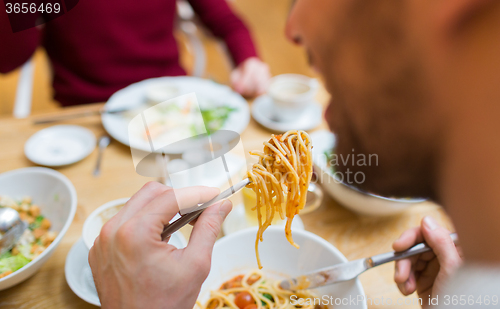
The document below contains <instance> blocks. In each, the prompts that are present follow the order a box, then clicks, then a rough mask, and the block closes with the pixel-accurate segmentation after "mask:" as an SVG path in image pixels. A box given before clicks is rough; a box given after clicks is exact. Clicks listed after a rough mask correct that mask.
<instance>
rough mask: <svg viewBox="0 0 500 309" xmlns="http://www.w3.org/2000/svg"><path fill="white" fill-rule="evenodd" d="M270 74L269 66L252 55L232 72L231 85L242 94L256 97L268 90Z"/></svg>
mask: <svg viewBox="0 0 500 309" xmlns="http://www.w3.org/2000/svg"><path fill="white" fill-rule="evenodd" d="M270 76H271V75H270V73H269V66H268V65H267V64H265V63H264V62H262V61H261V60H260V59H259V58H256V57H251V58H248V59H246V60H245V61H243V62H242V63H240V65H238V67H237V68H236V69H234V70H233V72H231V85H232V87H233V88H234V90H236V91H237V92H238V93H240V94H241V95H243V96H246V97H254V96H258V95H260V94H263V93H264V92H265V91H266V89H267V83H268V81H269V78H270Z"/></svg>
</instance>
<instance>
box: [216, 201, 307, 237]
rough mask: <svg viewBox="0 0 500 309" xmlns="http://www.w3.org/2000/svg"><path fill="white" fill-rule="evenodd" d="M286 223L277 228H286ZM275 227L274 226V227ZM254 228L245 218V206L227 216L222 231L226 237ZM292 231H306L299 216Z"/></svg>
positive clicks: (294, 220) (238, 206)
mask: <svg viewBox="0 0 500 309" xmlns="http://www.w3.org/2000/svg"><path fill="white" fill-rule="evenodd" d="M285 223H286V221H283V222H282V223H281V224H276V226H280V225H281V226H285ZM273 226H274V225H273ZM251 227H254V226H252V225H250V223H249V222H248V220H247V218H246V217H245V208H244V207H243V204H238V205H236V206H235V207H234V208H233V210H232V211H231V212H230V213H229V215H227V218H226V220H224V223H223V224H222V231H223V232H224V235H229V234H232V233H234V232H238V231H241V230H244V229H247V228H251ZM292 230H304V222H302V219H300V217H299V216H295V218H293V221H292Z"/></svg>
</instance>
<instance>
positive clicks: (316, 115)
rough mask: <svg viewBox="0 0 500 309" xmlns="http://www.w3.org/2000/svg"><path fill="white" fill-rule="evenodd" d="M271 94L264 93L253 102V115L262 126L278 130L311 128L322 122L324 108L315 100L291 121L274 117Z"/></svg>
mask: <svg viewBox="0 0 500 309" xmlns="http://www.w3.org/2000/svg"><path fill="white" fill-rule="evenodd" d="M272 104H273V102H272V99H271V97H270V96H268V95H266V94H264V95H261V96H260V97H258V98H256V99H255V101H254V102H253V103H252V117H253V118H254V119H255V121H257V122H258V123H259V124H261V125H262V126H264V127H266V128H268V129H270V130H273V131H277V132H285V131H288V130H304V131H306V130H311V129H314V128H315V127H317V126H318V125H320V124H321V120H322V119H323V110H322V108H321V106H320V105H319V104H318V103H317V102H314V103H313V104H311V105H309V106H308V107H307V108H306V110H305V111H304V112H303V113H302V115H301V116H300V118H299V119H297V120H294V121H290V122H280V121H276V120H273V119H272V113H273V107H272Z"/></svg>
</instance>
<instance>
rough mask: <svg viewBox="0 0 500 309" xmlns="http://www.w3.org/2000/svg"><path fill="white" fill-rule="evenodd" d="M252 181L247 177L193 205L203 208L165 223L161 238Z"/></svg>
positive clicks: (164, 237) (163, 238) (165, 237)
mask: <svg viewBox="0 0 500 309" xmlns="http://www.w3.org/2000/svg"><path fill="white" fill-rule="evenodd" d="M249 183H250V179H248V178H245V179H243V180H242V181H240V182H239V183H237V184H235V185H234V186H231V187H230V188H228V189H226V190H224V191H223V192H221V193H220V194H219V195H217V196H216V197H214V198H213V199H211V200H210V201H208V202H205V203H203V204H200V205H197V206H195V207H192V208H194V209H196V208H201V209H200V210H194V211H192V212H189V213H187V214H184V215H181V217H180V218H179V219H177V220H175V221H174V222H172V223H169V224H167V225H165V227H164V228H163V232H162V233H161V240H165V239H167V237H169V236H170V235H172V234H173V233H175V232H176V231H177V230H179V229H180V228H181V227H183V226H184V225H186V224H188V223H189V222H191V221H193V220H194V219H196V218H198V217H199V216H200V215H201V213H202V212H203V211H204V210H205V209H206V208H207V207H208V206H210V205H213V204H215V203H217V202H219V201H222V200H223V199H227V198H229V197H230V196H231V195H233V194H235V193H236V192H238V191H240V190H241V189H242V188H243V187H244V186H246V185H248V184H249Z"/></svg>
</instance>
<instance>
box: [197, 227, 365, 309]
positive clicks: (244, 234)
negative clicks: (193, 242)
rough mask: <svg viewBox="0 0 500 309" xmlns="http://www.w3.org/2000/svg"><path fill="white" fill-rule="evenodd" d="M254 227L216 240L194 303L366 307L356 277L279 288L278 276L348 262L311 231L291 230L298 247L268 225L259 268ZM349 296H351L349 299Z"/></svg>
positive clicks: (248, 307)
mask: <svg viewBox="0 0 500 309" xmlns="http://www.w3.org/2000/svg"><path fill="white" fill-rule="evenodd" d="M257 230H258V229H257V228H250V229H245V230H242V231H239V232H236V233H234V234H231V235H228V236H225V237H223V238H221V239H220V240H218V241H217V242H216V244H215V246H214V250H213V254H212V266H211V270H210V274H209V275H208V277H207V279H206V280H205V282H204V283H203V285H202V288H201V291H200V294H199V297H198V301H197V305H196V306H197V307H195V308H200V309H215V308H232V309H259V308H268V309H277V308H303V309H306V308H309V309H326V308H342V309H345V308H350V309H354V308H356V309H357V308H359V309H365V308H367V307H366V300H365V294H364V291H363V287H362V286H361V283H360V282H359V280H358V279H355V280H351V281H346V282H342V283H338V284H335V285H330V286H324V287H320V288H317V289H314V290H302V291H296V292H288V291H285V290H282V289H280V288H279V285H278V282H279V280H281V279H286V278H291V277H296V276H300V275H303V274H305V273H308V272H311V271H314V270H317V269H320V268H323V267H327V266H331V265H333V264H337V263H342V262H347V259H346V258H345V257H344V256H343V255H342V253H340V251H338V250H337V249H336V248H335V247H334V246H333V245H332V244H330V243H329V242H327V241H326V240H324V239H322V238H321V237H319V236H317V235H315V234H313V233H310V232H307V231H302V230H297V231H295V230H294V231H293V240H294V242H295V244H297V245H298V246H299V248H296V247H294V246H292V245H291V244H290V242H289V241H288V240H287V238H286V237H285V232H284V230H283V227H280V226H270V227H268V228H267V229H266V231H265V232H264V235H263V238H264V241H263V242H262V243H261V244H260V245H259V255H260V261H261V264H262V269H259V268H258V264H257V259H256V251H255V245H256V235H257ZM350 299H351V300H352V299H354V301H351V302H349V300H350Z"/></svg>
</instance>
